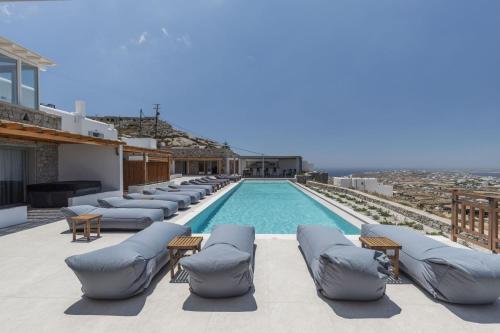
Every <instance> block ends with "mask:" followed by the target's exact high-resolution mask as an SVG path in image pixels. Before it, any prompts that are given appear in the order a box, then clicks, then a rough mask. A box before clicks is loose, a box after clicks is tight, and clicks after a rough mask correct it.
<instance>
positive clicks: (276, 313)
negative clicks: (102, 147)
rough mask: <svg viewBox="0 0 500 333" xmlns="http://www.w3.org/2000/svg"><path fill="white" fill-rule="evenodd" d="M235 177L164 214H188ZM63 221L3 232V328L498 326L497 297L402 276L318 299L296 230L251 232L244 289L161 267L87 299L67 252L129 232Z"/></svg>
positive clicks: (436, 328) (83, 249)
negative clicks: (97, 231) (216, 288)
mask: <svg viewBox="0 0 500 333" xmlns="http://www.w3.org/2000/svg"><path fill="white" fill-rule="evenodd" d="M233 186H235V184H231V185H230V186H227V187H226V188H225V189H223V190H222V191H219V192H217V194H215V195H212V196H208V197H207V198H206V199H204V200H203V201H202V202H200V203H199V204H197V205H193V206H192V207H191V208H190V209H189V210H188V211H184V212H182V213H181V214H178V216H175V217H174V218H171V219H170V220H169V221H170V222H174V223H180V224H183V223H185V222H186V221H187V220H189V219H190V218H192V217H193V216H194V215H195V214H196V213H198V212H200V211H202V210H203V209H204V208H205V207H207V206H208V205H209V204H211V203H212V202H213V201H215V200H216V199H217V198H219V197H220V196H221V195H222V194H224V193H225V192H227V191H229V190H230V189H231V188H232V187H233ZM330 208H331V209H332V210H334V211H337V210H338V207H330ZM338 213H340V214H346V212H341V211H339V212H338ZM345 216H346V217H348V215H345ZM352 217H353V216H351V219H350V220H352ZM354 223H356V224H358V222H354ZM67 229H68V228H67V224H66V222H65V221H60V222H55V223H51V224H47V225H42V226H39V227H36V228H33V229H29V230H23V231H19V232H16V233H12V234H8V235H5V236H2V237H0V267H1V271H0V332H1V333H4V332H68V331H71V332H80V331H81V332H148V333H149V332H174V331H175V330H179V329H182V330H189V331H193V332H271V331H272V332H273V333H277V332H315V331H318V332H360V331H362V332H377V333H380V332H382V331H387V332H437V331H439V332H496V331H498V332H500V301H499V302H497V303H496V304H495V305H491V306H453V305H449V304H444V303H440V302H435V301H434V300H432V299H430V298H429V297H428V296H427V294H426V293H425V292H423V291H421V290H420V289H419V288H417V287H415V286H414V285H413V284H412V283H410V282H409V281H408V280H407V279H406V278H403V279H402V283H399V284H389V285H388V286H387V296H385V297H384V298H383V299H381V300H380V301H376V302H359V303H356V302H334V301H328V300H325V299H322V298H321V297H319V296H318V294H317V293H316V290H315V287H314V283H313V281H312V279H311V277H310V275H309V272H308V269H307V266H306V264H305V261H304V259H303V258H302V255H301V253H300V251H299V249H298V244H297V242H296V241H295V239H294V236H293V235H281V236H277V235H258V236H257V240H256V243H257V250H256V261H255V262H256V264H255V292H254V293H252V294H249V295H247V296H243V297H238V298H233V299H226V300H208V299H201V298H199V297H196V296H193V295H190V293H189V290H188V285H187V284H186V283H179V282H180V281H182V278H183V277H181V278H178V279H176V282H177V283H172V282H171V281H170V275H169V274H167V273H168V272H166V270H165V269H164V270H163V271H162V272H161V273H160V274H159V275H158V276H157V277H156V278H155V279H154V280H153V283H152V285H151V286H150V288H149V289H148V290H147V291H146V292H145V293H143V294H141V295H138V296H136V297H133V298H131V299H128V300H120V301H95V300H89V299H86V298H82V296H81V292H80V283H79V282H78V280H77V278H76V276H75V275H74V274H73V273H72V271H71V270H70V269H69V268H68V267H67V266H66V264H65V263H64V259H65V258H66V257H68V256H70V255H73V254H78V253H85V252H88V251H90V250H94V249H98V248H102V247H105V246H109V245H112V244H116V243H118V242H120V241H122V240H124V239H126V238H128V237H129V236H130V235H131V234H130V233H117V232H107V233H104V234H103V237H102V238H100V239H98V240H95V241H92V242H90V243H87V242H75V243H73V242H71V234H70V233H69V232H68V231H67ZM350 238H351V239H352V240H354V241H356V238H357V237H354V236H353V237H350ZM443 241H446V240H445V239H443Z"/></svg>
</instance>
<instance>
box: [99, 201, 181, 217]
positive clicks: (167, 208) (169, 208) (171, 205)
mask: <svg viewBox="0 0 500 333" xmlns="http://www.w3.org/2000/svg"><path fill="white" fill-rule="evenodd" d="M97 202H98V203H99V206H101V207H104V208H150V209H162V210H163V215H164V217H169V216H172V215H173V214H175V213H176V212H177V210H178V207H179V206H178V205H177V203H176V202H173V201H163V200H140V199H138V200H130V199H124V198H122V197H111V198H103V199H98V200H97Z"/></svg>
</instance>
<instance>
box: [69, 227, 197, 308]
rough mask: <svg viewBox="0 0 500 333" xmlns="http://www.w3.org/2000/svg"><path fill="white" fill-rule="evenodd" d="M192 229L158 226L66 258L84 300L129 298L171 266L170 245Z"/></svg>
mask: <svg viewBox="0 0 500 333" xmlns="http://www.w3.org/2000/svg"><path fill="white" fill-rule="evenodd" d="M190 234H191V229H190V228H188V227H184V226H180V225H177V224H172V223H165V222H157V223H153V224H152V225H151V226H150V227H148V228H146V229H144V230H142V231H141V232H138V233H137V234H135V235H133V236H132V237H130V238H128V239H127V240H125V241H123V242H121V243H119V244H117V245H113V246H110V247H106V248H103V249H100V250H96V251H92V252H89V253H86V254H80V255H75V256H71V257H69V258H66V264H67V265H68V266H69V267H70V268H71V269H72V270H73V272H74V273H75V274H76V276H77V277H78V279H79V280H80V282H81V284H82V292H83V293H84V294H85V296H87V297H90V298H99V299H119V298H127V297H130V296H133V295H136V294H139V293H141V292H142V291H144V290H145V289H146V288H147V287H148V286H149V284H150V282H151V280H152V279H153V277H154V276H155V275H156V273H158V271H159V270H160V269H161V268H162V267H163V266H164V265H165V264H166V263H167V262H168V260H169V257H168V251H167V245H168V243H169V242H170V241H171V240H172V239H173V238H175V237H176V236H181V235H186V236H187V235H190Z"/></svg>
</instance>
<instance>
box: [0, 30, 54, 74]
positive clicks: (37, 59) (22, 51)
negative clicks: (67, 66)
mask: <svg viewBox="0 0 500 333" xmlns="http://www.w3.org/2000/svg"><path fill="white" fill-rule="evenodd" d="M0 49H3V50H5V51H7V52H9V53H11V54H12V55H14V56H16V57H18V58H20V59H22V60H24V61H25V62H27V63H31V64H32V65H35V66H37V67H38V68H40V69H45V68H46V67H48V66H54V65H55V63H54V62H52V61H50V60H49V59H46V58H44V57H42V56H41V55H39V54H37V53H35V52H33V51H31V50H28V49H27V48H25V47H23V46H21V45H19V44H16V43H14V42H12V41H10V40H8V39H7V38H4V37H1V36H0Z"/></svg>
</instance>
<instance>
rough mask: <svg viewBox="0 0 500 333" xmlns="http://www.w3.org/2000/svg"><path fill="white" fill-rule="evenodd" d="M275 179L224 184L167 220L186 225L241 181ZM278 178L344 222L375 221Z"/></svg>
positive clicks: (290, 236) (271, 236) (276, 236)
mask: <svg viewBox="0 0 500 333" xmlns="http://www.w3.org/2000/svg"><path fill="white" fill-rule="evenodd" d="M277 180H278V179H269V180H268V179H265V180H264V179H255V180H254V179H250V180H246V179H245V180H240V181H238V182H235V183H231V184H229V185H228V186H225V187H224V188H222V189H221V190H219V191H217V192H215V193H213V194H212V195H210V196H206V197H205V199H204V200H202V201H200V202H199V203H197V204H196V205H192V206H191V207H190V208H189V209H188V210H186V211H181V213H180V214H177V215H176V216H174V217H172V218H170V219H168V220H167V221H168V222H171V223H175V224H179V225H186V224H187V223H188V222H189V221H191V220H192V219H193V218H195V217H196V216H198V215H199V214H201V213H202V212H203V211H204V210H205V209H206V208H208V207H209V206H211V205H212V204H213V203H215V202H216V201H217V200H219V199H220V198H222V197H223V196H224V195H225V194H226V193H228V192H230V191H231V190H233V189H234V188H235V187H236V186H238V185H239V184H241V183H242V182H245V181H248V182H252V181H263V182H265V181H277ZM279 180H280V181H282V182H288V183H290V184H291V185H292V186H294V187H295V188H296V189H297V190H299V191H301V192H302V193H304V194H305V195H307V196H308V197H310V198H312V199H313V200H315V201H316V202H318V203H319V204H321V205H322V206H324V207H325V208H327V209H328V210H330V211H331V212H332V213H334V214H336V215H338V216H340V217H341V218H342V219H344V220H346V222H348V223H350V224H352V225H354V226H355V227H357V228H358V229H361V226H362V225H363V224H367V223H377V222H375V221H374V220H371V221H370V219H368V218H366V216H364V215H361V214H359V213H356V212H355V211H353V210H352V209H350V208H348V207H345V206H343V205H340V204H338V203H336V202H335V203H333V202H332V201H333V200H329V199H328V198H327V197H325V196H323V195H321V194H319V193H316V192H314V191H311V190H309V189H308V188H306V187H305V186H303V185H300V184H297V183H295V182H293V181H290V180H289V179H279ZM193 235H199V236H204V237H208V236H209V235H210V234H207V233H193ZM346 236H352V237H353V238H357V237H359V235H357V234H356V235H346ZM255 237H256V238H258V239H288V240H290V239H295V238H296V234H295V233H292V234H255Z"/></svg>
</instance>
